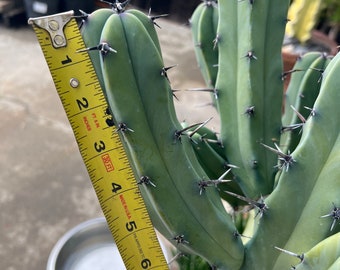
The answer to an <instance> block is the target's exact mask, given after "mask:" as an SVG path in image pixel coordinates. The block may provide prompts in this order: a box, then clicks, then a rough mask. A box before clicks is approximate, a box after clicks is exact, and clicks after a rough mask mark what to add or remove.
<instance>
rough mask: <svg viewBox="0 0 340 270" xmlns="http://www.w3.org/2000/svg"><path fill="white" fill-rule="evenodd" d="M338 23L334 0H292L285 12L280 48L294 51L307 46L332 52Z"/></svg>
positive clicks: (337, 6)
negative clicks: (284, 27)
mask: <svg viewBox="0 0 340 270" xmlns="http://www.w3.org/2000/svg"><path fill="white" fill-rule="evenodd" d="M339 25H340V2H339V1H338V0H293V1H292V3H291V5H290V8H289V12H288V23H287V28H286V38H285V41H284V49H285V50H288V51H291V52H294V53H296V54H301V53H305V52H307V51H311V50H313V51H315V50H317V51H322V52H328V53H331V54H336V52H337V44H338V43H339V38H340V37H339Z"/></svg>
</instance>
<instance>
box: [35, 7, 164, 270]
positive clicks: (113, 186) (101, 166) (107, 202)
mask: <svg viewBox="0 0 340 270" xmlns="http://www.w3.org/2000/svg"><path fill="white" fill-rule="evenodd" d="M29 23H30V24H32V25H33V28H34V31H35V33H36V36H37V38H38V41H39V44H40V46H41V49H42V51H43V53H44V56H45V59H46V62H47V64H48V67H49V70H50V72H51V75H52V78H53V81H54V84H55V87H56V89H57V92H58V95H59V97H60V100H61V102H62V104H63V107H64V110H65V112H66V115H67V117H68V120H69V122H70V124H71V126H72V129H73V132H74V135H75V138H76V140H77V143H78V147H79V150H80V153H81V156H82V158H83V160H84V163H85V165H86V168H87V171H88V173H89V176H90V179H91V182H92V185H93V187H94V189H95V191H96V194H97V197H98V200H99V203H100V206H101V208H102V210H103V212H104V215H105V218H106V220H107V223H108V226H109V228H110V231H111V233H112V235H113V238H114V240H115V242H116V244H117V247H118V250H119V252H120V255H121V257H122V259H123V261H124V264H125V267H126V268H127V269H128V270H133V269H161V270H163V269H164V270H166V269H169V268H168V265H167V263H166V260H165V258H164V255H163V252H162V249H161V247H160V245H159V242H158V239H157V235H156V233H155V230H154V228H153V225H152V223H151V220H150V217H149V214H148V212H147V209H146V206H145V203H144V201H143V198H142V197H141V194H140V192H139V188H138V184H137V182H136V180H135V176H134V174H133V171H132V168H131V166H130V163H129V160H128V158H127V155H126V153H125V151H124V148H123V145H122V143H121V141H120V137H119V135H118V133H116V132H114V130H113V128H112V124H113V123H112V119H111V116H110V115H109V114H108V113H107V112H108V110H107V108H108V105H107V102H106V100H105V97H104V95H103V92H102V90H101V87H100V84H99V82H98V78H97V75H96V73H95V71H94V68H93V65H92V62H91V60H90V57H89V55H88V53H87V52H86V51H85V52H80V51H81V50H82V49H84V47H85V45H84V42H83V39H82V37H81V34H80V32H79V29H78V25H77V23H76V21H75V19H74V18H73V12H72V11H70V12H64V13H60V14H56V15H52V16H46V17H39V18H33V19H29Z"/></svg>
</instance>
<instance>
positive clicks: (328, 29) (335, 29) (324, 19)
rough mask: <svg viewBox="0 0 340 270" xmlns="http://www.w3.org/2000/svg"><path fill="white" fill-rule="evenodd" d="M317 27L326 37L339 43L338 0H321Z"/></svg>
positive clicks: (339, 7) (339, 17)
mask: <svg viewBox="0 0 340 270" xmlns="http://www.w3.org/2000/svg"><path fill="white" fill-rule="evenodd" d="M318 28H319V29H320V30H321V31H322V32H325V33H327V34H328V37H329V38H330V39H332V40H334V41H336V42H337V43H338V44H339V43H340V33H339V31H340V1H339V0H323V1H322V5H321V14H320V18H319V26H318Z"/></svg>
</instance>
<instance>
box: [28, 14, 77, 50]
mask: <svg viewBox="0 0 340 270" xmlns="http://www.w3.org/2000/svg"><path fill="white" fill-rule="evenodd" d="M73 15H74V12H73V10H70V11H66V12H62V13H58V14H55V15H50V16H44V17H38V18H29V19H28V23H29V24H34V25H36V26H38V27H40V28H42V29H45V30H46V31H47V32H48V34H49V36H50V38H51V41H52V44H53V47H54V48H56V49H57V48H61V47H66V46H67V39H66V37H65V35H64V26H65V25H66V24H67V23H68V22H69V21H70V20H71V19H72V18H73Z"/></svg>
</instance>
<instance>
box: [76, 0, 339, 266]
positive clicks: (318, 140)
mask: <svg viewBox="0 0 340 270" xmlns="http://www.w3.org/2000/svg"><path fill="white" fill-rule="evenodd" d="M289 2H290V1H288V0H271V1H264V0H243V1H242V0H219V1H218V3H217V2H216V1H204V2H203V3H201V4H200V5H199V6H198V7H197V9H196V10H195V12H194V14H193V16H192V18H191V20H190V22H191V24H192V33H193V41H194V43H195V44H194V45H195V46H194V47H195V51H196V56H197V60H198V63H199V66H200V68H201V70H202V75H203V77H204V79H205V82H206V84H207V88H208V89H210V90H211V92H212V93H213V95H212V98H213V100H214V104H215V105H216V109H217V110H218V112H219V113H220V116H221V123H222V125H221V134H220V135H218V134H216V133H213V132H211V131H210V130H209V129H208V128H206V127H204V123H198V124H193V125H190V126H188V127H183V126H182V125H181V123H180V122H179V121H178V119H177V117H176V112H175V109H174V104H173V97H174V92H173V90H172V88H171V84H170V81H169V77H168V74H167V71H168V69H169V68H167V67H165V66H164V63H163V60H162V52H161V47H160V44H159V41H158V38H157V33H156V31H155V19H156V17H152V16H150V15H145V14H144V13H142V12H140V11H137V10H133V9H131V10H128V9H127V10H125V7H124V4H122V3H119V2H118V1H116V2H115V3H112V7H111V9H100V10H97V11H95V12H93V13H92V14H90V15H88V16H84V22H83V24H82V28H81V32H82V35H83V37H84V41H85V44H86V46H87V47H88V48H87V49H88V50H89V54H90V57H91V59H92V61H93V64H94V67H95V69H96V72H97V75H98V77H99V79H100V82H101V85H102V88H103V91H104V93H105V97H106V98H107V101H108V105H109V110H108V112H109V113H110V114H111V115H112V118H113V122H114V125H112V124H111V125H110V127H111V128H113V132H118V133H119V135H120V137H121V138H122V141H123V144H124V148H125V150H126V152H127V154H128V157H129V160H130V162H131V164H132V167H133V169H134V173H135V177H136V179H138V183H139V184H140V191H141V193H142V195H143V197H144V200H145V202H146V205H147V208H148V211H149V213H150V216H151V219H152V221H153V223H154V225H155V227H156V228H157V229H158V230H159V231H160V232H161V233H162V234H163V235H164V236H165V237H167V238H168V239H169V240H170V241H172V243H173V244H174V245H175V247H176V248H177V249H178V250H179V251H180V252H182V253H185V254H194V255H198V256H200V257H202V258H203V259H204V260H205V261H207V262H208V263H209V265H210V267H211V269H226V270H228V269H229V270H238V269H244V270H245V269H248V270H249V269H254V270H272V269H275V270H281V269H289V268H290V267H291V266H292V265H294V268H293V269H336V267H337V266H338V265H339V234H338V233H337V232H338V231H339V226H337V225H338V224H337V223H338V220H339V219H340V208H339V207H340V192H339V189H338V187H339V186H340V170H339V168H338V164H339V162H340V138H339V129H340V117H339V115H340V111H339V110H340V108H339V106H338V103H339V101H340V86H339V78H338V74H339V73H340V55H339V54H338V55H337V56H335V57H334V58H333V59H332V58H331V57H327V56H326V55H324V54H320V53H310V54H306V55H304V56H302V57H301V59H300V60H299V61H298V62H297V64H296V66H295V67H294V70H292V71H288V72H292V73H293V74H292V79H291V83H290V86H289V88H288V91H287V93H286V95H285V101H284V102H283V100H282V98H283V82H282V79H283V78H284V74H285V73H284V72H283V71H282V59H281V45H282V40H283V36H284V32H285V25H286V22H287V10H288V6H289ZM283 103H284V104H285V106H284V113H282V104H283ZM221 198H223V200H226V201H227V202H228V203H229V204H230V206H231V207H232V208H233V210H234V211H233V212H232V213H227V212H226V210H225V207H224V206H223V204H222V199H221ZM248 208H250V209H252V208H253V209H254V210H251V213H252V215H247V214H244V213H243V214H242V213H241V214H239V213H238V211H237V210H240V209H243V210H245V209H248ZM245 236H246V237H247V238H246V237H245ZM249 238H250V239H249ZM325 250H332V251H331V252H325ZM289 255H291V256H289Z"/></svg>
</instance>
